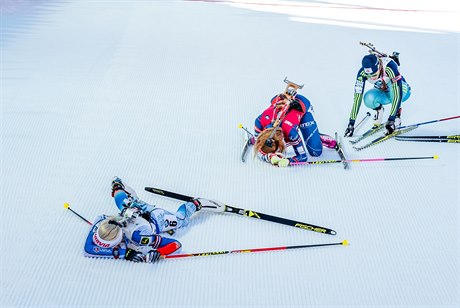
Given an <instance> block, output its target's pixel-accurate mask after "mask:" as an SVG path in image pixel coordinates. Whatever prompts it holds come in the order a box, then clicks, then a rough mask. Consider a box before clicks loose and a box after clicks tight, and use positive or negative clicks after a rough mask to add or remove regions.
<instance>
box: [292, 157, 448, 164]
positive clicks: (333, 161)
mask: <svg viewBox="0 0 460 308" xmlns="http://www.w3.org/2000/svg"><path fill="white" fill-rule="evenodd" d="M415 159H439V156H438V155H434V156H420V157H386V158H363V159H347V160H320V161H305V162H294V163H291V165H293V166H297V165H321V164H331V163H332V164H333V163H342V162H347V163H364V162H376V161H390V160H415Z"/></svg>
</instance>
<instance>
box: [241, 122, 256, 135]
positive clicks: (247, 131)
mask: <svg viewBox="0 0 460 308" xmlns="http://www.w3.org/2000/svg"><path fill="white" fill-rule="evenodd" d="M238 128H242V129H243V130H244V131H245V132H246V133H248V134H249V135H250V136H251V137H254V134H253V133H251V132H250V131H249V130H248V129H247V128H246V127H244V126H243V124H241V123H240V124H238Z"/></svg>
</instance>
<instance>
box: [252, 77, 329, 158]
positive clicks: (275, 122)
mask: <svg viewBox="0 0 460 308" xmlns="http://www.w3.org/2000/svg"><path fill="white" fill-rule="evenodd" d="M285 82H286V83H288V86H287V87H286V90H285V92H284V93H281V94H278V95H276V96H275V97H273V98H272V99H271V102H270V106H269V107H268V108H267V109H266V110H265V111H264V112H263V113H262V114H261V115H259V116H258V117H257V119H256V120H255V125H254V130H255V137H256V138H257V139H256V140H255V144H254V155H257V157H258V158H260V159H261V160H263V161H266V162H269V163H271V164H272V165H277V166H279V167H286V166H288V165H289V164H290V163H291V162H304V161H307V159H308V157H307V153H306V151H305V148H306V150H307V151H308V153H309V154H310V155H311V156H314V157H318V156H320V155H321V154H322V152H323V145H324V146H326V147H328V148H331V149H333V148H335V146H336V144H337V142H336V141H335V140H334V139H333V138H332V137H330V136H328V135H325V134H320V132H319V130H318V126H317V124H316V121H315V119H314V117H313V107H312V105H311V104H310V101H309V100H308V99H307V98H306V97H305V96H303V95H300V94H297V89H299V88H300V89H301V88H302V87H303V86H299V85H297V84H295V83H293V82H290V81H288V80H285ZM299 131H300V133H301V134H302V137H303V140H302V137H301V136H300V134H299ZM304 141H305V144H304Z"/></svg>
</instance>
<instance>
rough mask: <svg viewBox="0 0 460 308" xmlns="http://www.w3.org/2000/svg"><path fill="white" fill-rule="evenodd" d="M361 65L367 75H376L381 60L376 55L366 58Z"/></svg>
mask: <svg viewBox="0 0 460 308" xmlns="http://www.w3.org/2000/svg"><path fill="white" fill-rule="evenodd" d="M361 63H362V65H363V69H364V72H365V73H366V74H369V75H371V74H374V73H375V72H377V71H378V69H379V59H378V58H377V56H376V55H367V56H364V58H363V61H362V62H361Z"/></svg>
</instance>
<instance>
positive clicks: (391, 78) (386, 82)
mask: <svg viewBox="0 0 460 308" xmlns="http://www.w3.org/2000/svg"><path fill="white" fill-rule="evenodd" d="M394 59H396V61H398V63H399V60H397V58H391V57H383V56H377V55H375V54H369V55H366V56H365V57H364V58H363V60H362V62H361V64H362V67H361V68H360V69H359V71H358V75H357V76H356V82H355V94H354V102H353V108H352V109H351V113H350V119H349V121H348V127H347V129H346V130H345V137H347V136H348V137H351V136H353V132H354V129H355V127H354V125H355V121H356V117H357V116H358V112H359V108H360V106H361V103H362V101H363V100H364V105H366V107H368V108H370V109H373V110H375V111H376V114H375V116H374V127H377V126H379V125H380V124H381V123H382V119H383V113H384V108H383V105H391V109H390V115H389V116H388V121H387V122H386V123H385V128H386V132H385V134H387V135H388V134H391V133H392V132H393V131H394V130H395V129H396V128H398V127H399V126H400V125H401V103H402V102H404V101H406V100H407V99H408V98H409V97H410V94H411V88H410V86H409V84H408V83H407V82H406V79H405V78H404V77H403V76H402V75H401V73H400V72H399V69H398V64H397V63H396V62H395V60H394ZM366 81H368V82H370V83H371V84H373V85H374V88H373V89H371V90H369V91H367V92H366V93H365V94H364V95H363V93H364V87H365V85H366Z"/></svg>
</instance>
